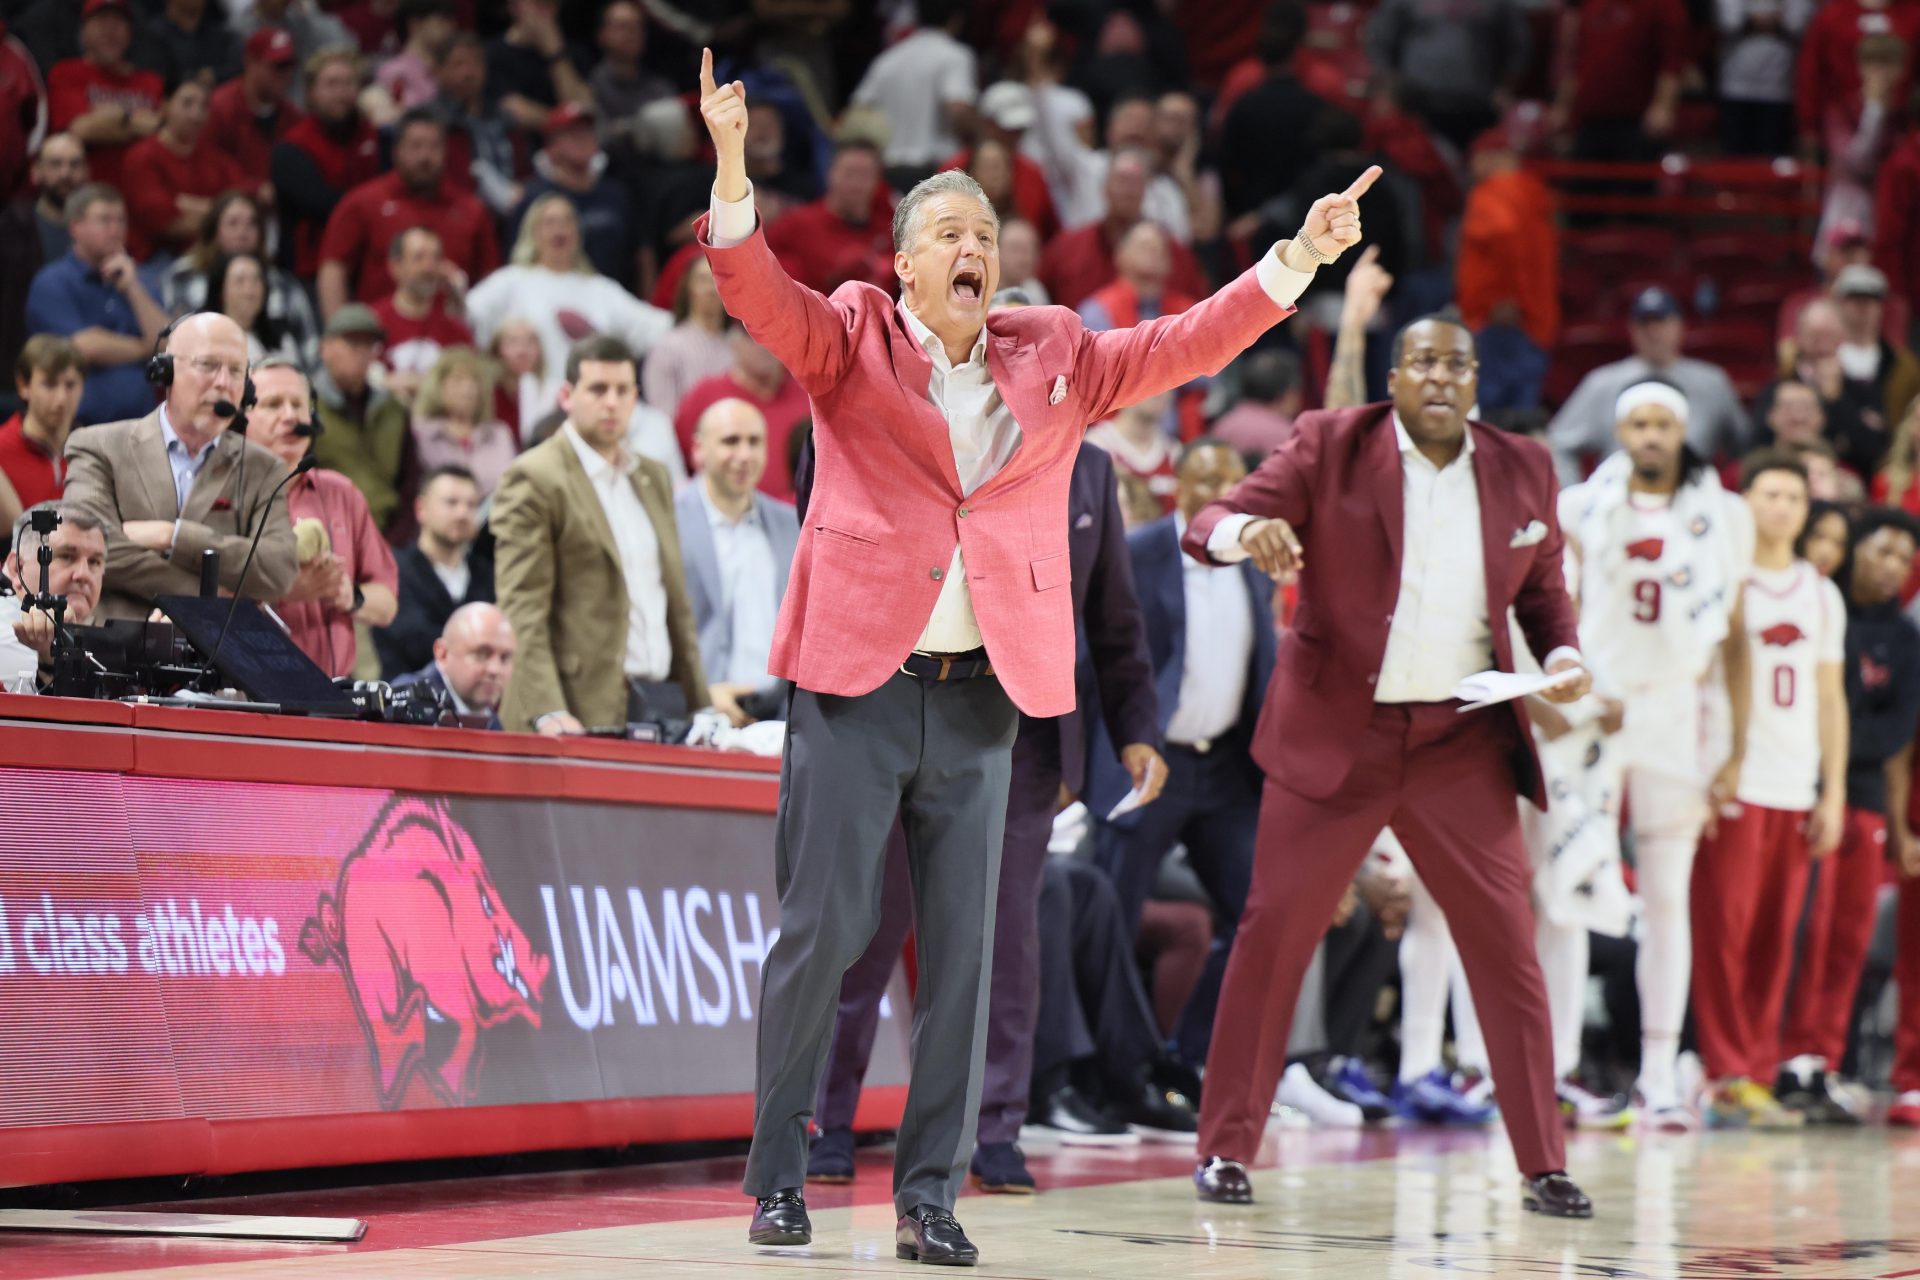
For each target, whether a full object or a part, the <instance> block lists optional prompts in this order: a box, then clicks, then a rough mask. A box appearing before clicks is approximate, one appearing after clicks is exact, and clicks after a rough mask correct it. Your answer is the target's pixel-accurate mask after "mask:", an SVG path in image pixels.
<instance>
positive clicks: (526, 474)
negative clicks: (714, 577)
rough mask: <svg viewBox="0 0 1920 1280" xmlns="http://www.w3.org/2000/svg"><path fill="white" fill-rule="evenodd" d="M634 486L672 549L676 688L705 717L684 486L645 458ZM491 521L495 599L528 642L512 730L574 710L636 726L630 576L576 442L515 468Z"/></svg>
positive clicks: (504, 709) (508, 705)
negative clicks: (685, 542) (679, 501)
mask: <svg viewBox="0 0 1920 1280" xmlns="http://www.w3.org/2000/svg"><path fill="white" fill-rule="evenodd" d="M630 479H631V483H632V484H633V487H634V492H636V493H638V494H639V495H640V502H641V505H643V506H644V507H645V508H646V510H647V516H648V518H649V519H651V520H652V521H653V531H654V535H655V536H656V537H658V538H659V540H660V574H661V577H662V578H663V579H664V580H665V582H664V585H665V587H666V593H667V636H668V638H669V640H670V641H671V642H672V645H673V662H672V666H671V668H670V671H669V678H670V679H673V680H676V681H678V682H679V684H680V685H681V687H682V688H684V689H685V690H686V693H687V706H688V707H689V708H690V709H698V708H700V707H704V706H706V705H707V701H708V699H707V682H706V679H705V677H704V676H703V675H702V673H701V667H700V637H699V632H698V631H697V629H696V628H695V626H694V620H693V606H692V604H691V603H690V602H689V601H688V599H687V584H686V578H685V574H684V570H683V569H682V567H681V559H680V536H679V533H678V531H677V529H676V528H675V526H674V520H673V480H672V477H671V476H670V475H669V474H668V472H667V469H666V468H665V467H663V466H661V465H660V464H659V463H657V462H655V461H653V460H652V459H650V458H642V459H640V465H639V467H638V468H637V469H636V470H635V471H634V472H633V475H632V476H631V478H630ZM490 523H491V524H492V527H493V536H494V553H493V554H494V561H493V576H494V595H495V598H496V599H497V600H498V602H499V605H500V608H501V609H503V610H505V612H506V614H507V616H508V617H509V618H511V619H512V620H513V630H514V634H515V635H516V636H517V637H518V639H519V642H520V652H519V656H518V657H517V658H516V659H515V661H514V668H513V679H512V680H511V681H510V682H509V683H508V685H507V696H506V698H505V700H504V702H503V703H502V705H501V707H500V719H501V720H502V721H503V722H504V723H505V724H506V727H507V728H508V729H511V730H527V729H531V728H532V727H533V722H534V720H535V719H536V718H537V717H539V716H543V715H545V714H547V713H548V712H550V711H560V710H566V711H569V712H571V713H572V714H573V716H574V718H575V719H577V720H579V721H580V723H582V724H584V725H586V726H587V727H588V728H590V729H591V728H598V727H602V726H606V725H619V724H625V723H626V720H627V684H626V676H625V673H624V665H625V658H626V653H627V583H626V578H625V577H624V576H623V575H622V571H621V565H620V553H619V551H618V549H617V548H616V547H615V544H614V541H613V527H612V526H611V525H610V524H608V523H607V517H606V513H605V512H604V511H603V510H602V509H601V507H600V498H599V495H598V494H596V493H595V492H594V489H593V482H592V481H591V480H589V479H588V478H587V470H586V468H585V467H583V466H581V465H580V458H579V456H578V455H577V454H575V453H574V450H573V445H572V443H571V442H570V441H569V440H568V439H567V436H566V434H565V433H564V432H561V431H556V432H554V433H553V435H551V436H549V437H548V438H547V439H546V440H544V441H543V442H541V443H540V444H537V445H535V446H534V447H533V448H531V449H529V450H527V451H526V452H525V453H523V454H521V455H520V457H519V458H518V459H516V460H515V461H514V464H513V465H512V466H511V467H509V468H507V472H506V474H505V475H504V476H502V477H501V479H500V487H499V488H498V489H497V490H496V491H495V492H494V495H493V514H492V516H491V518H490Z"/></svg>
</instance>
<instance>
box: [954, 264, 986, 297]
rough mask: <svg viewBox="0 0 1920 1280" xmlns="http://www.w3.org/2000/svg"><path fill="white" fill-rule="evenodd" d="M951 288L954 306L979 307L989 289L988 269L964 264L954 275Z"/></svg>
mask: <svg viewBox="0 0 1920 1280" xmlns="http://www.w3.org/2000/svg"><path fill="white" fill-rule="evenodd" d="M951 288H952V295H953V301H954V305H956V306H961V307H978V306H979V305H980V304H981V302H982V301H983V300H984V299H983V295H984V294H985V293H986V289H987V272H986V269H985V268H984V267H981V266H978V265H976V264H973V263H964V264H962V265H961V266H960V267H959V268H958V269H957V270H955V271H954V273H953V284H952V286H951Z"/></svg>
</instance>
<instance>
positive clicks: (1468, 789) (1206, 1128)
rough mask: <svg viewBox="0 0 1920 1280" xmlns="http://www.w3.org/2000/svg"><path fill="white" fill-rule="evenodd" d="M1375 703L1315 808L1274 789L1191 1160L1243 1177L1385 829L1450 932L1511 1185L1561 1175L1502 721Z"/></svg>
mask: <svg viewBox="0 0 1920 1280" xmlns="http://www.w3.org/2000/svg"><path fill="white" fill-rule="evenodd" d="M1458 707H1459V704H1458V703H1457V702H1437V703H1376V704H1375V705H1374V708H1373V714H1372V717H1371V718H1370V720H1369V721H1368V723H1367V724H1366V726H1365V728H1364V729H1363V730H1362V731H1361V732H1360V735H1359V737H1360V740H1359V743H1358V744H1357V748H1356V751H1355V757H1354V764H1353V770H1352V772H1351V773H1349V774H1348V775H1347V780H1346V781H1345V782H1344V783H1342V784H1341V786H1340V788H1339V790H1337V791H1336V792H1335V793H1334V794H1333V795H1331V796H1328V797H1326V798H1325V799H1319V800H1313V799H1308V798H1307V797H1305V796H1302V795H1299V794H1297V793H1296V792H1294V791H1291V790H1289V789H1288V788H1287V787H1286V786H1285V785H1284V780H1283V779H1277V778H1268V780H1267V784H1266V791H1265V794H1264V795H1263V796H1262V797H1261V804H1260V833H1259V838H1258V843H1257V845H1256V849H1255V853H1254V866H1253V885H1252V889H1251V890H1250V892H1249V894H1248V897H1247V908H1246V912H1245V913H1244V914H1243V915H1242V916H1241V917H1240V929H1239V933H1238V935H1237V937H1236V938H1235V940H1234V944H1233V955H1232V958H1231V959H1230V960H1229V961H1228V962H1227V975H1226V981H1225V984H1224V985H1223V987H1222V988H1221V992H1220V1010H1219V1013H1218V1015H1217V1016H1216V1018H1215V1021H1214V1025H1213V1042H1212V1045H1211V1048H1210V1050H1209V1052H1208V1055H1207V1075H1206V1089H1205V1091H1204V1093H1203V1095H1202V1097H1203V1101H1202V1106H1201V1111H1200V1142H1199V1150H1200V1152H1201V1154H1202V1155H1203V1156H1222V1157H1224V1158H1226V1159H1229V1160H1238V1161H1241V1162H1242V1163H1251V1162H1252V1160H1253V1159H1254V1157H1255V1155H1256V1154H1257V1153H1258V1151H1259V1149H1260V1139H1261V1137H1262V1135H1263V1134H1264V1133H1265V1131H1266V1124H1267V1117H1268V1114H1269V1111H1270V1109H1271V1107H1272V1104H1273V1097H1274V1091H1275V1090H1276V1089H1277V1088H1278V1087H1279V1084H1280V1075H1281V1072H1283V1071H1284V1070H1285V1069H1286V1065H1287V1034H1288V1031H1289V1029H1290V1028H1291V1027H1292V1026H1293V1007H1294V1002H1295V1001H1296V1000H1297V999H1298V998H1299V994H1300V982H1301V979H1302V977H1303V976H1304V975H1305V973H1306V971H1307V966H1308V964H1309V963H1310V962H1311V961H1312V959H1313V953H1314V949H1315V947H1317V946H1318V945H1319V942H1320V938H1321V936H1322V935H1323V934H1324V933H1325V932H1326V931H1327V928H1328V926H1329V924H1330V923H1331V922H1332V920H1333V913H1334V908H1335V907H1336V906H1337V905H1338V904H1339V901H1340V895H1341V893H1342V891H1343V890H1345V888H1346V887H1347V885H1348V883H1349V882H1351V880H1352V879H1353V874H1354V872H1355V871H1356V870H1357V869H1358V868H1359V866H1360V863H1361V861H1362V860H1363V859H1364V858H1365V857H1366V854H1367V850H1368V849H1369V848H1370V847H1371V845H1372V844H1373V841H1374V838H1375V837H1376V836H1378V835H1379V833H1380V829H1381V828H1382V827H1386V826H1392V827H1393V829H1394V832H1395V834H1397V835H1398V836H1399V837H1400V841H1401V843H1402V844H1404V845H1405V846H1406V849H1407V854H1408V856H1409V857H1411V858H1412V859H1413V864H1414V867H1415V868H1416V869H1417V870H1418V871H1419V873H1420V878H1421V879H1422V880H1423V881H1424V882H1425V883H1426V885H1427V887H1428V889H1430V890H1431V891H1432V893H1433V896H1434V899H1435V901H1437V902H1438V903H1439V904H1440V908H1441V910H1443V911H1444V912H1446V914H1447V918H1448V920H1450V921H1451V922H1452V924H1453V936H1454V940H1455V942H1456V943H1457V945H1458V947H1459V950H1460V960H1461V963H1462V965H1463V966H1464V967H1465V969H1466V974H1467V982H1468V985H1469V986H1470V987H1471V988H1472V991H1473V1001H1474V1004H1475V1006H1476V1007H1477V1008H1478V1009H1479V1012H1480V1020H1481V1022H1482V1024H1483V1026H1484V1028H1485V1032H1486V1039H1487V1053H1488V1057H1489V1059H1490V1060H1491V1062H1490V1065H1491V1066H1492V1068H1493V1082H1494V1088H1495V1090H1496V1093H1497V1095H1498V1097H1499V1101H1500V1109H1501V1113H1502V1115H1503V1116H1504V1118H1505V1120H1506V1126H1507V1136H1508V1138H1509V1139H1510V1140H1511V1141H1512V1143H1513V1150H1514V1155H1515V1157H1516V1158H1517V1159H1518V1161H1519V1165H1520V1171H1521V1172H1522V1173H1524V1174H1528V1175H1535V1174H1541V1173H1546V1172H1548V1171H1550V1170H1555V1169H1562V1168H1565V1166H1566V1149H1565V1138H1564V1135H1563V1133H1562V1131H1561V1124H1560V1113H1559V1104H1558V1102H1557V1100H1556V1098H1555V1096H1554V1077H1553V1031H1552V1027H1551V1024H1550V1022H1549V1019H1548V1014H1547V993H1546V986H1545V984H1544V983H1543V982H1542V980H1541V977H1540V963H1539V960H1538V959H1537V957H1536V956H1535V953H1534V925H1533V903H1532V898H1531V894H1530V887H1531V883H1532V879H1533V872H1532V868H1531V865H1530V864H1529V862H1528V860H1527V851H1526V846H1525V845H1524V844H1523V843H1522V840H1521V836H1520V814H1519V809H1518V800H1517V796H1516V794H1515V789H1514V774H1513V753H1514V749H1515V747H1516V746H1517V745H1518V744H1517V734H1518V730H1517V728H1516V726H1515V725H1514V721H1513V717H1512V716H1511V715H1510V714H1509V713H1508V711H1507V710H1506V708H1504V707H1502V708H1492V709H1488V710H1483V711H1473V712H1468V713H1467V714H1465V715H1461V714H1460V713H1459V712H1458Z"/></svg>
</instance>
